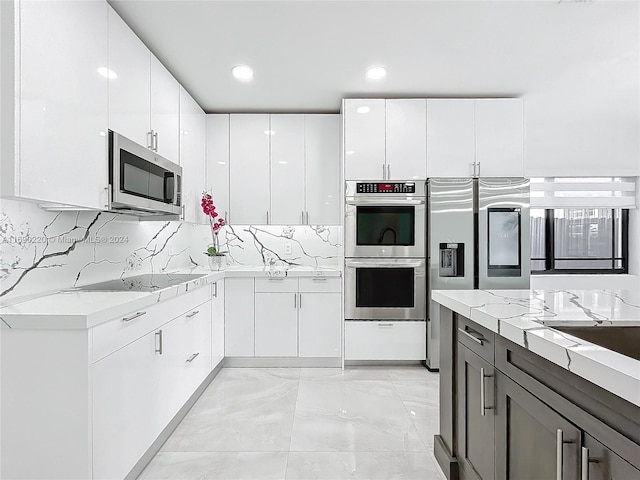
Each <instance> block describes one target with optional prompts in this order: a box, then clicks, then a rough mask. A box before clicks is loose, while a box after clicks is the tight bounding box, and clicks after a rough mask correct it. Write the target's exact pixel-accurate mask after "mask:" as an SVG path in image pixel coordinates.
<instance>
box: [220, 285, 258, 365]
mask: <svg viewBox="0 0 640 480" xmlns="http://www.w3.org/2000/svg"><path fill="white" fill-rule="evenodd" d="M224 290H225V291H224V304H225V318H224V353H225V356H227V357H253V356H254V304H253V300H254V299H253V295H254V293H253V278H226V279H225V287H224Z"/></svg>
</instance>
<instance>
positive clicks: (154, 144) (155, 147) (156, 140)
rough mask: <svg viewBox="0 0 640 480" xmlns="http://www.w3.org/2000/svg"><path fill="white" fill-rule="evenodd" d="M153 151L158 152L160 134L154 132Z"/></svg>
mask: <svg viewBox="0 0 640 480" xmlns="http://www.w3.org/2000/svg"><path fill="white" fill-rule="evenodd" d="M153 151H154V152H157V151H158V132H153Z"/></svg>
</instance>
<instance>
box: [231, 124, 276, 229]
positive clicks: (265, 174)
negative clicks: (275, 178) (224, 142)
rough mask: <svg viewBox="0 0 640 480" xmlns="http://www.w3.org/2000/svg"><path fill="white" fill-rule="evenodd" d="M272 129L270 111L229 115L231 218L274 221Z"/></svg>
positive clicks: (245, 220)
mask: <svg viewBox="0 0 640 480" xmlns="http://www.w3.org/2000/svg"><path fill="white" fill-rule="evenodd" d="M270 130H271V129H270V127H269V115H268V114H233V115H230V117H229V168H230V174H229V177H230V182H229V188H230V192H229V203H230V216H229V217H230V218H229V219H228V220H229V222H233V223H234V224H254V223H255V224H258V225H260V224H262V225H264V224H266V223H270V222H269V221H270V218H269V213H270V212H269V140H270V138H271V135H269V132H270Z"/></svg>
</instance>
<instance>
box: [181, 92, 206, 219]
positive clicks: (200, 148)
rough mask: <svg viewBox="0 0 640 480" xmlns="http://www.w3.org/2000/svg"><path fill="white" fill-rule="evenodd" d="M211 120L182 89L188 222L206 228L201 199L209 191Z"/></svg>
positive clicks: (185, 214)
mask: <svg viewBox="0 0 640 480" xmlns="http://www.w3.org/2000/svg"><path fill="white" fill-rule="evenodd" d="M206 123H207V116H206V115H205V113H204V112H203V111H202V109H201V108H200V106H199V105H198V104H197V103H196V101H195V100H194V99H193V98H191V96H190V95H189V94H188V93H187V91H186V90H185V89H184V88H182V87H180V165H181V166H182V205H183V209H184V220H185V221H187V222H195V223H201V224H206V223H208V219H207V217H206V216H205V215H204V213H202V209H201V208H200V197H201V195H202V192H203V191H204V190H205V188H206V170H205V166H206V164H205V162H206V142H207V136H206V135H207V132H206Z"/></svg>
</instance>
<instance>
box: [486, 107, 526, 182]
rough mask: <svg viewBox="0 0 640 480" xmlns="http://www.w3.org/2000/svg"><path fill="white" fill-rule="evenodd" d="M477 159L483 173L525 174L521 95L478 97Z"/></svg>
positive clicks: (489, 174) (517, 175) (520, 175)
mask: <svg viewBox="0 0 640 480" xmlns="http://www.w3.org/2000/svg"><path fill="white" fill-rule="evenodd" d="M475 109H476V114H475V117H476V162H478V163H479V165H478V170H479V172H478V173H479V175H480V176H483V177H522V176H523V175H524V111H523V103H522V99H521V98H483V99H478V100H476V101H475Z"/></svg>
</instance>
